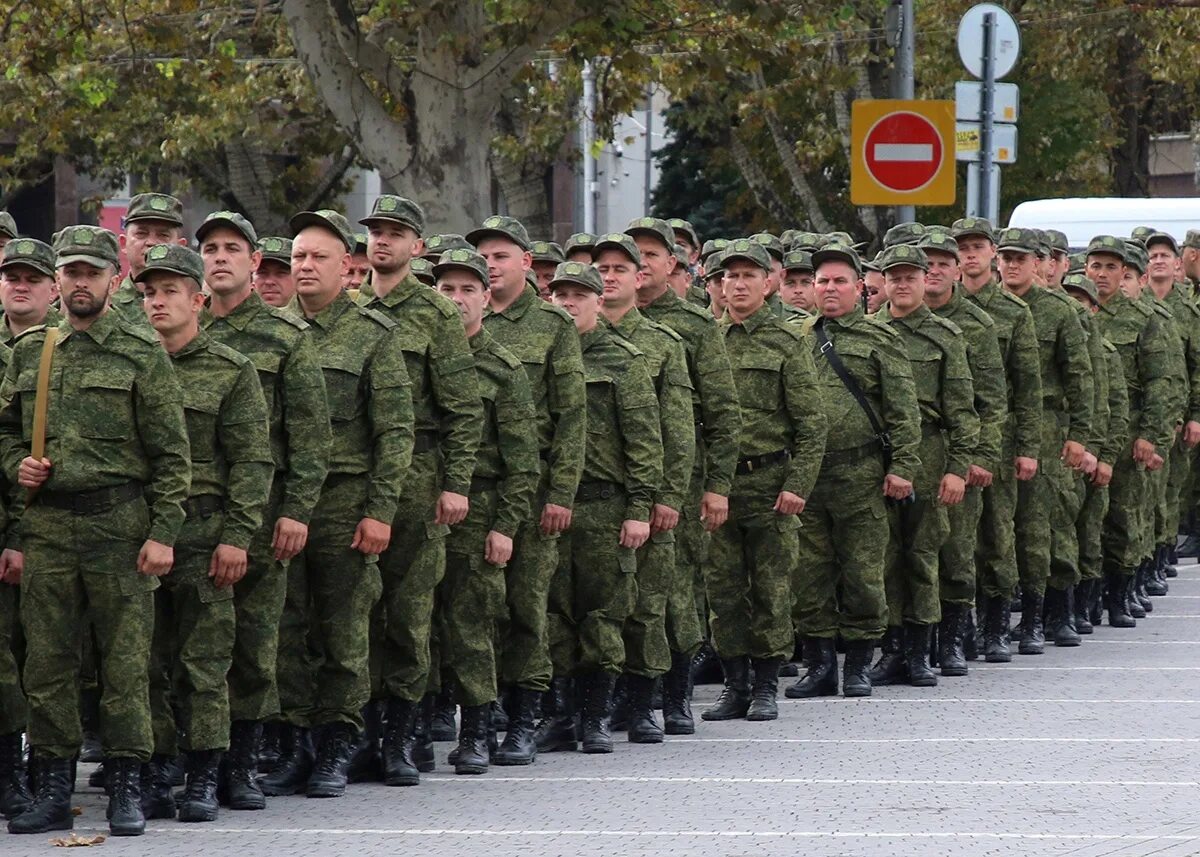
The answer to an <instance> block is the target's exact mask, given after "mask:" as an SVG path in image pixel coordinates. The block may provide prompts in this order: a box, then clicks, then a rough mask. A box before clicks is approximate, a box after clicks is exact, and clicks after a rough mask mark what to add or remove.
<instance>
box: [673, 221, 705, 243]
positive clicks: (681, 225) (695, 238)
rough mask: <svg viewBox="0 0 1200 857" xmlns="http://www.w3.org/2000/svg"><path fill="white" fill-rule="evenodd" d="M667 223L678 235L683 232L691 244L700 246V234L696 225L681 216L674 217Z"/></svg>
mask: <svg viewBox="0 0 1200 857" xmlns="http://www.w3.org/2000/svg"><path fill="white" fill-rule="evenodd" d="M667 225H668V226H670V227H671V228H672V229H673V230H675V235H676V237H678V236H679V233H681V232H682V233H683V237H684V238H686V239H687V240H688V243H689V244H691V245H692V246H693V247H697V248H698V247H699V246H700V236H699V235H698V234H697V233H696V229H695V227H693V226H692V224H690V223H688V222H687V221H686V220H684V219H682V218H679V217H672V218H671V219H670V220H668V221H667Z"/></svg>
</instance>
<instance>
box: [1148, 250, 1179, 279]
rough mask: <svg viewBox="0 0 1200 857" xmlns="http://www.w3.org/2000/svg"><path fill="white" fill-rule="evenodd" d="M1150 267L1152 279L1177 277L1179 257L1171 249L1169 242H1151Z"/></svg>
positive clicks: (1149, 271)
mask: <svg viewBox="0 0 1200 857" xmlns="http://www.w3.org/2000/svg"><path fill="white" fill-rule="evenodd" d="M1148 252H1149V253H1150V267H1149V268H1148V269H1147V273H1149V275H1150V279H1152V280H1172V279H1174V278H1175V267H1176V263H1177V262H1178V260H1179V257H1178V256H1176V255H1175V253H1174V251H1173V250H1171V245H1169V244H1151V245H1150V249H1149V251H1148Z"/></svg>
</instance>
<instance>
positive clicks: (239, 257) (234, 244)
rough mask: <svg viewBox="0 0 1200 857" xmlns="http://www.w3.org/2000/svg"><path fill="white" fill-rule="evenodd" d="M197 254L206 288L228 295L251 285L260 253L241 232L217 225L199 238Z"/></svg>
mask: <svg viewBox="0 0 1200 857" xmlns="http://www.w3.org/2000/svg"><path fill="white" fill-rule="evenodd" d="M200 258H201V259H203V260H204V282H206V283H208V287H209V289H211V290H212V292H213V294H216V295H229V294H236V293H238V292H241V291H244V290H245V289H248V288H249V287H250V281H251V279H253V277H254V269H255V268H257V267H258V265H259V262H260V261H262V253H260V252H259V251H258V250H257V249H255V248H254V247H251V246H250V242H249V241H248V240H247V239H246V236H245V235H242V233H240V232H238V231H236V230H233V229H226V228H225V227H223V226H219V227H217V228H216V229H213V230H212V231H210V232H208V233H207V234H206V235H205V236H204V240H203V241H202V242H200Z"/></svg>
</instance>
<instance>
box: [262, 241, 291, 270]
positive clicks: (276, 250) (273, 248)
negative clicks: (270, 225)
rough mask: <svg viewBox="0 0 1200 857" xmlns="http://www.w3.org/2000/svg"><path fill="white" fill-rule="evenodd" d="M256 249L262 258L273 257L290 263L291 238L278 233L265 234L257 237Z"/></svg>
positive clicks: (277, 260)
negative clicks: (282, 236) (280, 235)
mask: <svg viewBox="0 0 1200 857" xmlns="http://www.w3.org/2000/svg"><path fill="white" fill-rule="evenodd" d="M258 251H259V252H260V253H262V257H263V258H264V259H274V260H275V261H276V262H283V263H284V264H285V265H291V264H292V239H291V238H281V237H279V236H278V235H265V236H263V237H262V238H259V239H258Z"/></svg>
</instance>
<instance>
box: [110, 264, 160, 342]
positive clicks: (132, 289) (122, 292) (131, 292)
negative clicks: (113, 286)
mask: <svg viewBox="0 0 1200 857" xmlns="http://www.w3.org/2000/svg"><path fill="white" fill-rule="evenodd" d="M108 304H109V306H110V307H111V308H112V309H113V311H115V312H116V313H117V315H119V316H120V317H121V318H122V319H123V320H124V321H127V322H129V323H130V324H134V325H137V326H138V327H142V328H144V329H146V330H149V331H153V330H154V328H152V327H151V326H150V320H149V319H148V318H146V308H145V305H144V304H143V303H142V290H141V289H139V288H138V287H137V283H135V282H134V281H133V279H132V278H130V277H128V276H127V277H125V279H124V280H122V281H121V285H120V286H119V287H118V288H117V290H116V291H115V292H113V293H112V296H111V297H110V298H109V299H108Z"/></svg>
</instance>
